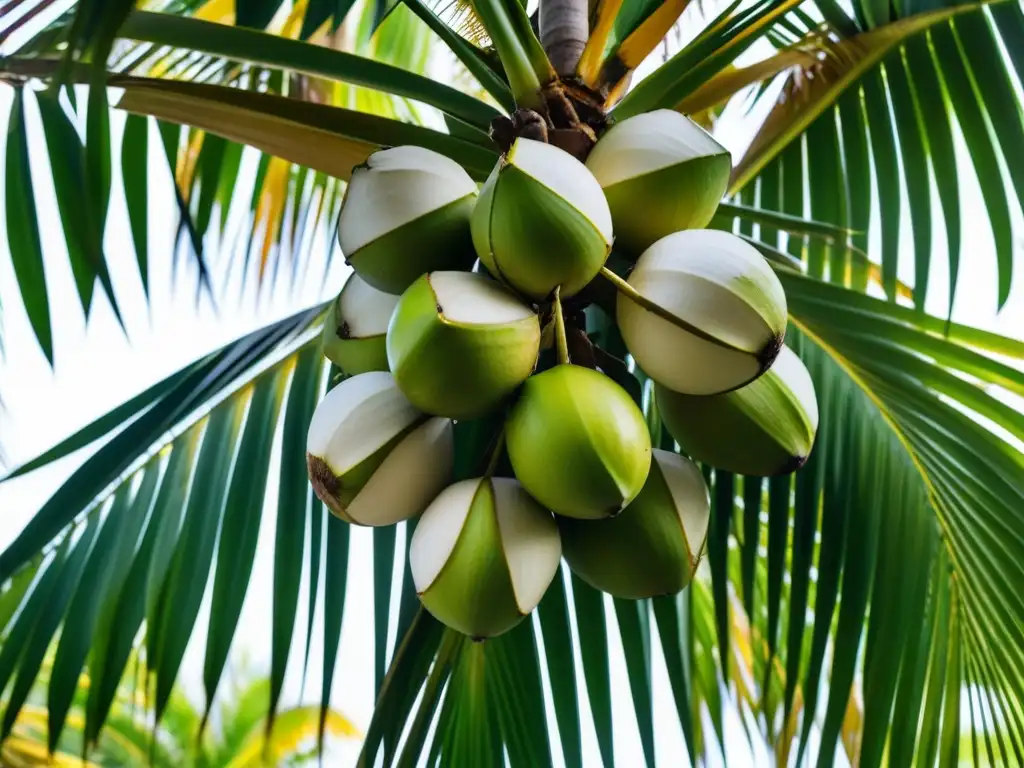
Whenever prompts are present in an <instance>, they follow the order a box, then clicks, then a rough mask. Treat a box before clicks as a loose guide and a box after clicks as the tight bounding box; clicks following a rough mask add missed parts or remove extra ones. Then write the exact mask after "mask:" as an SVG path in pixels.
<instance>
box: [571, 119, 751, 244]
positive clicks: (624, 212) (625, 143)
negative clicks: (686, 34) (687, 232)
mask: <svg viewBox="0 0 1024 768" xmlns="http://www.w3.org/2000/svg"><path fill="white" fill-rule="evenodd" d="M587 168H589V169H590V172H591V173H593V174H594V176H595V177H596V178H597V180H598V181H599V182H600V183H601V187H602V188H603V189H604V193H605V196H606V197H607V198H608V205H609V207H610V208H611V212H612V223H613V224H614V226H615V247H616V249H617V250H618V249H621V250H622V251H623V252H626V253H632V254H633V256H634V258H635V257H636V256H638V255H639V254H641V253H642V252H643V251H644V250H646V249H647V248H648V247H650V246H651V245H653V244H654V243H655V242H656V241H658V240H660V239H661V238H663V237H665V235H669V234H672V233H673V232H678V231H680V230H683V229H701V228H703V227H706V226H707V225H708V223H709V222H710V221H711V219H712V217H713V216H714V215H715V211H716V210H717V208H718V204H719V202H721V200H722V196H723V195H724V194H725V190H726V187H727V186H728V184H729V174H730V173H731V171H732V158H731V157H730V156H729V152H728V150H726V148H725V147H723V146H722V145H721V144H719V143H718V142H717V141H715V140H714V139H713V138H712V137H711V135H710V134H709V133H708V132H707V131H705V130H704V129H703V128H701V127H700V126H699V125H697V124H696V123H695V122H693V120H691V119H690V118H688V117H686V116H685V115H682V114H680V113H678V112H676V111H675V110H672V109H657V110H655V111H653V112H647V113H645V114H642V115H636V116H635V117H630V118H628V119H626V120H623V121H622V122H621V123H616V124H615V125H613V126H612V127H611V128H610V129H609V130H608V131H607V132H606V133H605V134H604V135H603V136H602V137H601V140H600V141H598V142H597V144H596V145H595V146H594V149H593V150H591V152H590V155H589V156H588V157H587Z"/></svg>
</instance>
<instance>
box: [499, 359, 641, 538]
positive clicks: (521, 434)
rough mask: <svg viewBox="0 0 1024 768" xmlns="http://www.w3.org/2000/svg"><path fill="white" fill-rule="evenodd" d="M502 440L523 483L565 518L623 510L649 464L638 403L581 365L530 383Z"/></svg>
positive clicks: (552, 371)
mask: <svg viewBox="0 0 1024 768" xmlns="http://www.w3.org/2000/svg"><path fill="white" fill-rule="evenodd" d="M505 437H506V445H507V447H508V455H509V459H510V461H511V462H512V468H513V469H514V470H515V474H516V477H517V478H519V482H521V483H522V484H523V486H524V487H525V488H526V490H527V491H529V492H530V494H531V495H533V497H534V498H536V499H537V500H538V501H539V502H540V503H541V504H543V505H544V506H545V507H547V508H548V509H550V510H551V511H552V512H555V513H557V514H559V515H566V516H568V517H579V518H585V519H598V518H603V517H609V516H611V515H615V514H618V513H619V512H620V511H621V510H622V508H623V507H625V506H626V505H627V504H629V502H631V501H632V500H633V499H634V498H635V497H636V495H637V494H638V493H640V489H641V488H643V485H644V481H645V480H646V479H647V472H648V470H649V469H650V466H651V439H650V434H649V432H648V430H647V424H646V423H645V422H644V416H643V414H642V413H641V412H640V409H639V408H638V407H637V406H636V403H634V402H633V401H632V400H631V399H630V397H629V395H628V394H626V392H625V391H624V390H623V389H622V388H621V387H619V386H618V385H617V384H616V383H615V382H613V381H612V380H611V379H609V378H608V377H607V376H605V375H604V374H601V373H598V372H597V371H593V370H590V369H589V368H582V367H580V366H576V365H557V366H555V367H554V368H551V369H549V370H547V371H544V372H543V373H539V374H537V375H535V376H531V377H530V378H529V379H527V380H526V383H525V384H524V385H523V388H522V392H521V394H520V396H519V399H518V401H516V404H515V405H514V406H513V408H512V411H511V412H510V413H509V417H508V420H507V421H506V424H505Z"/></svg>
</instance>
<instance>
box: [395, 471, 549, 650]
mask: <svg viewBox="0 0 1024 768" xmlns="http://www.w3.org/2000/svg"><path fill="white" fill-rule="evenodd" d="M561 556H562V547H561V543H560V541H559V537H558V527H557V526H556V525H555V521H554V519H553V518H552V517H551V513H550V512H548V511H547V510H546V509H544V508H542V507H541V506H540V505H539V504H538V503H537V502H536V501H534V500H533V499H532V498H530V496H529V494H527V493H526V491H524V490H523V487H522V486H521V485H520V484H519V483H517V482H516V481H515V480H512V479H509V478H504V477H494V478H476V479H474V480H463V481H462V482H458V483H455V484H454V485H451V486H449V487H447V488H445V489H444V490H443V491H442V492H441V494H440V495H439V496H438V497H437V498H436V499H434V501H433V502H432V503H431V504H430V506H429V507H427V509H426V511H425V512H424V513H423V517H421V518H420V520H419V522H418V523H417V525H416V530H415V531H414V532H413V536H412V541H411V543H410V545H409V565H410V570H411V571H412V578H413V583H414V584H415V586H416V592H417V593H418V594H419V596H420V600H421V601H422V602H423V605H424V607H426V609H427V610H428V611H430V613H431V614H433V616H434V617H435V618H437V619H438V620H439V621H441V622H442V623H444V624H446V625H447V626H449V627H452V628H453V629H455V630H457V631H459V632H462V633H463V634H465V635H469V636H470V637H473V638H476V639H483V638H487V637H494V636H495V635H500V634H501V633H502V632H507V631H508V630H510V629H512V627H514V626H515V625H516V624H518V623H519V622H520V621H522V620H523V618H524V617H525V616H526V615H528V614H529V613H530V611H532V610H533V609H534V608H535V607H536V606H537V604H538V603H539V602H540V600H541V598H542V597H543V596H544V593H545V592H546V591H547V588H548V586H549V585H550V584H551V580H552V579H553V578H554V576H555V574H556V573H557V572H558V563H559V560H560V559H561Z"/></svg>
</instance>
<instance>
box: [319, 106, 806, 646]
mask: <svg viewBox="0 0 1024 768" xmlns="http://www.w3.org/2000/svg"><path fill="white" fill-rule="evenodd" d="M730 165H731V164H730V158H729V155H728V153H727V152H726V150H725V149H724V148H723V147H722V146H721V145H719V144H718V143H717V142H716V141H715V140H714V139H713V138H712V137H711V136H710V135H709V134H707V133H706V132H705V131H703V130H702V129H701V128H700V127H699V126H697V125H696V124H695V123H693V122H692V121H690V120H689V119H688V118H686V117H684V116H683V115H681V114H678V113H676V112H673V111H669V110H662V111H656V112H652V113H648V114H644V115H639V116H637V117H632V118H629V119H627V120H624V121H622V122H619V123H617V124H615V125H613V126H612V127H611V128H610V129H609V130H608V131H607V132H605V133H604V135H603V136H602V137H601V138H600V139H599V140H598V142H597V144H596V146H595V147H594V149H593V150H592V151H591V152H590V154H589V156H588V157H587V159H586V162H585V163H584V162H581V161H580V160H578V159H577V158H576V157H574V156H572V155H570V154H569V153H567V152H565V151H563V150H561V149H559V148H557V147H555V146H553V145H550V144H547V143H543V142H540V141H536V140H531V139H527V138H522V137H520V138H518V139H516V140H515V141H514V143H513V144H512V145H511V147H510V149H509V150H508V151H507V152H506V153H505V154H504V155H503V156H502V158H501V159H500V160H499V162H498V164H497V166H496V167H495V168H494V171H493V172H492V173H491V175H490V177H489V178H488V179H487V181H486V183H484V185H483V187H482V188H478V186H477V184H476V183H475V182H474V181H473V180H472V179H471V178H470V176H469V175H468V174H467V173H466V172H465V170H463V169H462V168H461V167H460V166H459V165H458V164H457V163H455V162H454V161H452V160H450V159H448V158H446V157H444V156H442V155H439V154H437V153H435V152H432V151H430V150H426V149H422V148H419V147H411V146H401V147H394V148H391V149H385V150H382V151H378V152H376V153H374V154H373V155H371V156H370V157H369V159H368V160H367V161H366V163H365V164H364V165H362V166H359V167H357V168H355V169H354V170H353V173H352V178H351V181H350V183H349V186H348V189H347V191H346V194H345V199H344V201H343V204H342V210H341V214H340V220H339V225H338V237H339V241H340V245H341V248H342V250H343V252H344V254H345V256H346V259H347V261H348V263H349V264H350V265H351V266H352V268H353V270H354V273H355V274H353V275H352V276H351V277H350V278H349V280H348V282H347V283H346V284H345V286H344V288H343V289H342V291H341V293H340V294H339V296H338V297H337V299H336V300H335V301H334V302H333V303H332V305H331V309H330V314H329V316H328V319H327V322H326V325H325V328H324V336H323V349H324V353H325V355H326V356H327V357H328V358H329V359H330V360H331V361H332V362H333V363H335V364H336V365H337V366H338V367H339V368H340V369H341V370H342V371H343V372H344V373H345V374H347V377H346V378H344V379H343V380H342V381H341V383H340V384H338V385H337V386H336V387H334V388H333V389H332V390H331V391H330V392H329V393H328V394H327V395H326V397H325V398H324V400H323V401H322V402H321V403H320V404H319V405H318V407H317V409H316V412H315V414H314V416H313V419H312V423H311V425H310V429H309V437H308V445H307V463H308V469H309V477H310V481H311V483H312V485H313V488H314V489H315V491H316V493H317V495H318V497H319V498H320V499H321V500H322V501H323V502H324V503H325V504H326V505H327V506H328V507H329V508H330V510H331V511H332V512H333V513H334V514H336V515H338V516H339V517H341V518H342V519H344V520H346V521H348V522H351V523H356V524H359V525H370V526H378V525H390V524H393V523H397V522H399V521H401V520H406V519H409V518H413V517H416V516H420V519H419V521H418V523H417V525H416V527H415V531H414V533H413V536H412V540H411V543H410V560H411V562H410V566H411V572H412V577H413V580H414V582H415V586H416V590H417V592H418V593H419V596H420V599H421V600H422V602H423V604H424V606H425V607H426V608H427V610H429V611H430V612H431V613H432V614H433V615H434V616H435V617H437V618H438V619H439V620H440V621H442V622H444V623H445V624H446V625H448V626H450V627H453V628H455V629H457V630H458V631H460V632H463V633H465V634H467V635H469V636H471V637H474V638H485V637H492V636H495V635H498V634H500V633H502V632H504V631H507V630H508V629H510V628H512V627H513V626H515V625H516V624H517V623H518V622H519V621H520V620H522V618H523V617H524V616H526V615H527V614H528V613H529V612H530V611H531V610H533V608H534V607H535V606H536V605H537V604H538V603H539V601H540V600H541V598H542V597H543V595H544V593H545V591H546V589H547V588H548V586H549V584H550V583H551V580H552V579H553V578H554V576H555V574H556V573H557V570H558V566H559V562H560V560H561V558H562V557H563V556H564V557H565V559H566V561H567V563H568V565H569V567H570V568H572V569H573V571H574V572H575V573H576V574H578V575H579V576H580V577H581V578H582V579H584V580H585V581H586V582H588V583H590V584H591V585H593V586H594V587H596V588H598V589H601V590H603V591H605V592H608V593H610V594H612V595H615V596H618V597H625V598H644V597H652V596H656V595H662V594H671V593H675V592H678V591H680V590H682V589H683V588H685V587H686V586H687V585H688V584H689V582H690V580H691V578H692V577H693V574H694V571H695V570H696V567H697V564H698V562H699V559H700V557H701V554H702V552H703V549H704V543H705V540H706V536H707V529H708V520H709V515H710V510H709V498H708V490H707V487H706V485H705V482H704V479H703V476H702V474H701V471H700V470H699V469H698V467H697V465H696V464H695V463H694V461H700V462H704V463H707V464H709V465H712V466H714V467H720V468H723V469H726V470H730V471H734V472H738V473H743V474H748V475H760V476H765V475H772V474H777V473H781V472H788V471H792V470H794V469H795V468H797V467H798V466H799V465H800V464H801V463H802V462H803V461H804V460H805V459H806V457H807V454H808V453H809V451H810V449H811V445H812V443H813V440H814V434H815V430H816V427H817V405H816V401H815V394H814V387H813V385H812V383H811V379H810V376H809V375H808V373H807V371H806V369H805V368H804V367H803V365H802V363H801V362H800V360H799V358H798V357H797V356H796V355H795V354H794V353H792V352H791V351H790V350H788V349H787V348H785V347H784V346H783V343H782V341H783V335H784V333H785V328H786V297H785V294H784V292H783V289H782V286H781V284H780V283H779V281H778V279H777V278H776V276H775V274H774V273H773V272H772V270H771V269H770V267H769V266H768V264H767V263H766V262H765V261H764V259H763V258H762V257H761V255H760V254H759V253H758V252H757V251H756V250H755V249H754V248H753V247H752V246H750V245H749V244H747V243H746V242H745V241H743V240H742V239H740V238H738V237H736V236H734V235H732V234H729V233H727V232H722V231H717V230H708V229H703V227H705V226H707V225H708V223H709V222H710V221H711V218H712V216H713V215H714V213H715V210H716V208H717V206H718V203H719V201H720V199H721V197H722V195H723V194H724V192H725V188H726V184H727V181H728V177H729V173H730V170H731V167H730ZM613 233H614V242H615V247H616V251H617V252H619V253H622V254H623V255H624V256H625V257H626V258H627V259H629V260H630V261H634V262H635V266H634V267H633V268H632V270H631V272H630V274H629V277H628V281H626V280H622V278H616V277H615V276H614V275H611V274H609V273H608V272H607V271H604V272H603V274H602V268H603V267H604V265H605V261H606V259H607V257H608V255H609V252H610V250H611V248H612V244H613ZM478 260H479V261H478ZM474 265H476V267H475V271H474ZM606 278H607V279H609V280H612V281H613V282H615V281H616V280H617V283H616V285H617V287H618V289H619V294H618V297H617V301H616V306H615V313H616V322H617V324H618V327H619V329H620V331H621V334H622V337H623V340H624V341H625V344H626V347H627V349H628V351H629V353H630V355H631V356H632V357H633V359H634V361H635V363H636V365H637V366H639V368H641V369H642V370H643V371H644V372H645V373H647V374H648V375H649V376H650V377H651V378H652V379H653V380H654V381H655V382H656V385H657V386H656V401H657V407H658V411H659V413H660V415H661V417H662V418H663V421H664V424H665V425H666V427H667V428H668V430H669V433H670V434H671V435H672V436H673V437H674V438H675V440H676V442H677V443H678V444H679V446H680V447H681V449H682V452H683V453H685V454H687V455H688V456H689V457H690V458H685V457H684V456H682V455H680V454H678V453H675V452H670V451H663V450H660V449H657V448H653V447H652V445H651V439H650V434H649V430H648V426H647V423H646V421H645V418H644V415H643V413H642V412H641V410H640V408H639V407H638V406H637V404H636V403H635V402H634V400H633V399H632V398H631V397H630V396H629V395H628V394H627V393H626V391H625V390H623V389H622V388H621V387H620V386H619V385H618V384H616V383H615V382H614V381H613V380H612V379H610V378H608V377H607V376H606V375H605V374H604V373H603V372H602V371H601V370H599V369H597V368H595V367H588V366H587V365H582V364H573V362H572V361H570V360H569V359H568V358H567V347H566V344H565V319H564V316H563V315H562V304H561V301H563V300H566V299H571V298H572V297H573V296H574V295H576V294H578V293H579V292H580V291H581V290H582V289H584V288H585V287H586V286H587V285H589V284H590V283H591V281H594V280H595V279H597V280H603V279H606ZM552 346H557V347H558V350H559V355H558V363H557V364H555V365H549V366H547V367H544V366H538V359H539V355H540V351H541V350H542V349H543V348H549V347H552ZM539 368H543V370H539ZM496 411H498V412H500V413H502V414H504V440H503V442H502V441H501V440H500V439H499V440H498V441H497V442H496V446H497V447H496V448H495V453H496V455H497V453H498V452H499V451H507V459H508V464H509V465H510V466H511V469H512V474H514V478H513V477H496V476H494V471H493V470H488V471H486V472H484V471H483V466H484V465H486V464H487V461H486V460H487V457H483V459H484V461H483V462H482V464H481V476H479V477H475V478H472V479H464V480H460V481H459V482H454V483H453V479H454V478H453V465H454V439H453V422H455V421H460V420H470V419H477V418H480V417H483V416H487V415H489V414H494V413H495V412H496ZM501 455H504V454H501ZM691 459H692V460H691ZM494 465H495V462H494V461H491V462H490V466H491V467H493V466H494Z"/></svg>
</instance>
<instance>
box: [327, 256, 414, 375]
mask: <svg viewBox="0 0 1024 768" xmlns="http://www.w3.org/2000/svg"><path fill="white" fill-rule="evenodd" d="M396 304H398V297H397V296H393V295H391V294H390V293H384V292H383V291H378V290H377V289H376V288H374V287H373V286H372V285H370V284H369V283H367V282H366V281H365V280H363V279H362V278H361V277H359V275H356V274H352V275H350V276H349V278H348V280H347V281H346V283H345V286H344V287H343V288H342V289H341V293H339V294H338V297H337V298H336V299H335V300H334V301H332V302H331V309H330V311H329V312H328V313H327V321H326V322H325V323H324V332H323V336H322V340H323V351H324V356H326V357H327V359H328V360H330V361H331V362H332V363H334V364H335V365H336V366H338V367H339V368H340V369H341V370H343V371H344V372H345V373H347V374H349V375H350V376H355V375H356V374H359V373H366V372H367V371H386V370H388V354H387V348H386V344H385V340H386V336H387V332H388V321H390V320H391V313H392V312H393V311H394V309H395V305H396Z"/></svg>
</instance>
